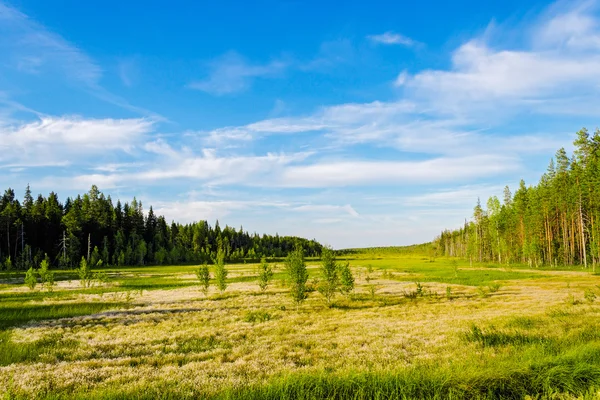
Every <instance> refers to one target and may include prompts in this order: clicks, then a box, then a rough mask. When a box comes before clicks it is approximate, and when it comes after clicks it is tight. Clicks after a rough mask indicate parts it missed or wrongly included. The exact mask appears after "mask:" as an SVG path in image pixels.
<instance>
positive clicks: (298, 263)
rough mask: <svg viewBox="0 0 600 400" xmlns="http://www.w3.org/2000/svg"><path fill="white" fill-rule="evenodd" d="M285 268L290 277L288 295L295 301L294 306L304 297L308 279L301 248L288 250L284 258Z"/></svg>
mask: <svg viewBox="0 0 600 400" xmlns="http://www.w3.org/2000/svg"><path fill="white" fill-rule="evenodd" d="M285 268H286V270H287V272H288V275H289V277H290V282H289V283H290V295H291V296H292V298H293V299H294V301H295V302H296V307H298V305H300V303H301V302H303V301H304V300H305V299H306V297H307V294H306V281H307V280H308V271H307V270H306V264H305V262H304V254H303V252H302V248H300V247H299V248H296V250H294V251H292V252H290V253H289V254H288V256H287V258H286V259H285Z"/></svg>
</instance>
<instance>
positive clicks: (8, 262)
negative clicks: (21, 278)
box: [4, 256, 13, 272]
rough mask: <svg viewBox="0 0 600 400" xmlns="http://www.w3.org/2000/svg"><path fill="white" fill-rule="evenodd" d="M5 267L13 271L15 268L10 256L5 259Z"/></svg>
mask: <svg viewBox="0 0 600 400" xmlns="http://www.w3.org/2000/svg"><path fill="white" fill-rule="evenodd" d="M4 269H5V270H6V271H8V272H11V271H12V269H13V263H12V260H11V259H10V256H8V257H6V259H5V260H4Z"/></svg>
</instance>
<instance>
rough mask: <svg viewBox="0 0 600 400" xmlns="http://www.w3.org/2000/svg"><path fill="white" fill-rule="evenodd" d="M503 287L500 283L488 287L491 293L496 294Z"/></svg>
mask: <svg viewBox="0 0 600 400" xmlns="http://www.w3.org/2000/svg"><path fill="white" fill-rule="evenodd" d="M501 287H502V285H501V284H499V283H498V282H494V283H490V284H489V285H488V290H489V291H490V293H496V292H497V291H498V290H500V288H501Z"/></svg>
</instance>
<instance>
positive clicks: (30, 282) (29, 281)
mask: <svg viewBox="0 0 600 400" xmlns="http://www.w3.org/2000/svg"><path fill="white" fill-rule="evenodd" d="M25 284H26V285H27V287H28V288H29V289H30V290H33V289H35V286H36V285H37V271H36V270H34V269H33V267H29V269H28V270H27V272H26V273H25Z"/></svg>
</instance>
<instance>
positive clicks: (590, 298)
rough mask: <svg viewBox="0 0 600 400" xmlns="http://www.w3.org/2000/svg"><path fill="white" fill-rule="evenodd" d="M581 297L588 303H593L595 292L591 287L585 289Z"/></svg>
mask: <svg viewBox="0 0 600 400" xmlns="http://www.w3.org/2000/svg"><path fill="white" fill-rule="evenodd" d="M583 297H584V298H585V299H586V300H587V301H588V302H590V303H593V302H594V301H595V300H596V297H597V296H596V293H594V291H593V290H592V289H589V288H588V289H585V291H584V293H583Z"/></svg>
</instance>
